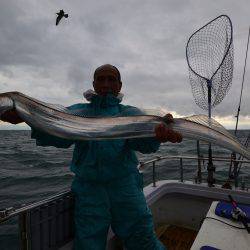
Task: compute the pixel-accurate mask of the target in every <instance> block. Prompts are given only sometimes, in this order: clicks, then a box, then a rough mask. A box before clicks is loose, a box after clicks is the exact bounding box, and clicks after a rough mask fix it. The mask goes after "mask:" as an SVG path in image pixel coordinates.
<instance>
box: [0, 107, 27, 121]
mask: <svg viewBox="0 0 250 250" xmlns="http://www.w3.org/2000/svg"><path fill="white" fill-rule="evenodd" d="M0 119H1V120H2V121H4V122H9V123H12V124H18V123H21V122H24V121H23V119H21V118H20V117H19V115H18V114H17V112H16V110H14V109H12V110H9V111H6V112H4V113H3V114H2V115H1V116H0Z"/></svg>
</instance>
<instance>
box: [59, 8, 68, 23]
mask: <svg viewBox="0 0 250 250" xmlns="http://www.w3.org/2000/svg"><path fill="white" fill-rule="evenodd" d="M56 14H57V16H58V17H57V18H56V25H58V24H59V22H60V21H61V19H62V18H63V17H65V18H68V16H69V15H68V14H65V12H64V11H63V10H60V12H58V13H56Z"/></svg>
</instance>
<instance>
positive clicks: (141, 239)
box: [31, 95, 165, 250]
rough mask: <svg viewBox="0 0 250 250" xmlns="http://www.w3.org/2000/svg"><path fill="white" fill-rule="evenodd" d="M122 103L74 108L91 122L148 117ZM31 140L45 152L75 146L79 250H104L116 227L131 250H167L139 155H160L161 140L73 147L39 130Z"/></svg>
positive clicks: (96, 101) (112, 100)
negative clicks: (148, 196)
mask: <svg viewBox="0 0 250 250" xmlns="http://www.w3.org/2000/svg"><path fill="white" fill-rule="evenodd" d="M120 101H121V99H119V98H117V97H114V96H113V95H107V96H106V97H101V96H98V95H92V96H91V98H90V103H87V104H83V103H80V104H75V105H72V106H70V107H68V108H69V109H70V110H77V112H78V113H79V111H80V113H81V114H82V115H86V116H117V115H119V114H121V115H122V116H129V115H140V114H142V112H141V111H140V110H139V109H137V108H135V107H132V106H125V105H122V104H120ZM31 135H32V138H35V139H36V143H37V145H39V146H55V147H59V148H68V147H70V146H71V145H72V144H73V143H74V144H75V148H74V153H73V159H72V162H71V166H70V167H71V170H72V171H73V172H74V173H75V178H74V181H73V183H72V191H73V192H74V194H75V228H76V230H75V243H74V250H84V249H87V250H104V249H105V246H106V239H107V232H108V229H109V226H110V225H111V227H112V229H113V231H114V232H115V234H116V235H117V236H118V237H120V238H121V239H122V240H123V242H124V244H125V246H126V248H127V249H128V250H138V249H141V250H162V249H165V248H164V247H163V245H162V244H161V243H160V242H159V241H158V239H157V237H156V235H155V233H154V229H153V221H152V215H151V212H150V210H149V208H148V207H147V204H146V200H145V197H144V194H143V183H142V176H141V175H140V174H139V172H138V169H137V165H138V160H137V157H136V154H135V151H139V152H141V153H151V152H156V151H157V150H158V148H159V146H160V143H159V142H158V141H157V140H156V139H155V138H140V139H139V138H138V139H115V140H105V141H69V140H64V139H60V138H57V137H54V136H50V135H47V134H44V133H42V132H40V131H37V130H34V129H32V134H31Z"/></svg>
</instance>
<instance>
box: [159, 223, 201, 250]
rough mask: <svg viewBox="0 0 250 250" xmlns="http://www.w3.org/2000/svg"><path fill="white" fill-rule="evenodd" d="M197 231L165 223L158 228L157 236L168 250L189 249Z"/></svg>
mask: <svg viewBox="0 0 250 250" xmlns="http://www.w3.org/2000/svg"><path fill="white" fill-rule="evenodd" d="M197 233H198V232H197V231H194V230H191V229H188V228H184V227H178V226H173V225H163V226H160V227H158V228H157V229H156V234H157V237H158V238H159V240H160V241H161V242H162V243H163V244H164V245H165V246H166V247H167V249H168V250H189V249H190V248H191V246H192V244H193V242H194V240H195V238H196V235H197Z"/></svg>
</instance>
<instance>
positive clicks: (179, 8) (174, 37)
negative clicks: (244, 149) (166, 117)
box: [0, 0, 250, 127]
mask: <svg viewBox="0 0 250 250" xmlns="http://www.w3.org/2000/svg"><path fill="white" fill-rule="evenodd" d="M249 7H250V3H249V2H248V0H246V1H244V0H241V1H233V0H230V1H228V0H221V1H215V0H209V1H199V0H188V1H186V0H175V1H167V0H156V1H149V0H139V1H134V0H127V1H123V0H121V1H117V0H108V1H97V0H85V1H80V0H74V1H66V0H65V1H63V0H54V1H50V0H45V1H34V0H25V1H24V0H20V1H14V0H11V1H1V2H0V23H1V25H0V48H1V49H0V86H1V91H2V92H3V91H11V90H18V91H21V92H24V93H26V94H29V95H32V96H34V97H36V98H39V99H42V100H44V101H49V102H55V103H61V104H64V105H69V104H72V103H75V102H80V101H83V100H82V99H83V97H82V92H83V91H84V90H87V89H88V88H91V87H92V74H93V72H94V70H95V68H96V67H98V66H100V65H101V64H104V63H111V64H114V65H116V66H117V67H118V68H119V69H120V71H121V74H122V80H123V92H124V93H125V98H124V101H125V103H129V104H131V105H136V106H142V107H147V108H150V107H151V108H154V107H162V108H165V109H167V110H170V111H174V112H176V113H177V114H180V115H188V114H194V113H206V111H203V110H201V109H199V108H198V107H197V106H196V104H195V103H194V100H193V96H192V92H191V87H190V84H189V78H188V67H187V63H186V58H185V46H186V42H187V40H188V37H189V36H190V35H191V34H192V33H193V32H194V31H195V30H196V29H198V28H200V27H201V26H203V25H204V24H206V23H207V22H208V21H210V20H211V19H213V18H215V17H216V16H218V15H220V14H228V15H229V16H230V17H231V19H232V22H233V25H234V47H235V61H234V65H235V67H234V79H233V85H232V87H231V89H230V91H229V93H228V95H227V96H226V98H225V99H224V100H223V102H222V103H221V104H220V105H218V106H217V107H216V108H215V109H214V110H213V114H214V115H219V116H221V117H223V116H229V115H232V113H234V114H235V110H237V105H238V101H239V94H240V86H241V80H242V71H243V63H244V56H245V54H244V53H245V47H246V39H247V31H248V25H249V13H248V11H249ZM61 8H62V9H64V10H65V12H68V13H69V18H68V19H63V20H62V22H61V23H60V24H59V25H58V26H55V18H56V15H55V13H56V12H57V11H58V10H59V9H61ZM248 71H249V70H247V73H246V76H245V89H244V94H243V101H242V109H241V111H242V113H241V114H242V115H244V116H245V117H247V115H248V116H250V111H249V107H250V98H249V97H250V96H249V95H250V89H249V88H250V87H249V84H250V73H249V72H248ZM249 127H250V124H249Z"/></svg>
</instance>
